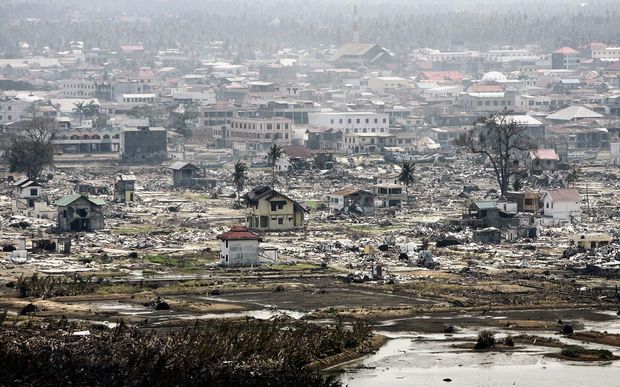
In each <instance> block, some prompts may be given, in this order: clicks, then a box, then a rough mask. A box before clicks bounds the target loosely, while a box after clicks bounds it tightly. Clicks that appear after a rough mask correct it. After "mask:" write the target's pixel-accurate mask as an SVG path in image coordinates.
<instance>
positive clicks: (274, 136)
mask: <svg viewBox="0 0 620 387" xmlns="http://www.w3.org/2000/svg"><path fill="white" fill-rule="evenodd" d="M229 130H230V132H229V133H230V136H229V138H228V141H229V143H230V144H231V145H232V147H233V149H234V150H236V151H238V152H266V151H268V150H269V148H270V147H271V145H272V144H278V145H290V144H291V140H292V138H293V123H292V121H291V120H289V119H288V118H283V117H272V118H264V117H234V118H232V119H231V120H230V129H229Z"/></svg>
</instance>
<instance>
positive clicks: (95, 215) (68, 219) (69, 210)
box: [56, 194, 105, 232]
mask: <svg viewBox="0 0 620 387" xmlns="http://www.w3.org/2000/svg"><path fill="white" fill-rule="evenodd" d="M104 205H105V202H104V201H103V200H101V199H94V198H88V197H86V196H82V195H81V194H73V195H69V196H65V197H64V198H62V199H60V200H59V201H57V202H56V206H58V210H57V211H58V219H57V231H58V232H83V231H95V230H101V229H103V228H104V227H105V226H104V216H103V208H102V207H103V206H104Z"/></svg>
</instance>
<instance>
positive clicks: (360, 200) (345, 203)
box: [328, 188, 375, 215]
mask: <svg viewBox="0 0 620 387" xmlns="http://www.w3.org/2000/svg"><path fill="white" fill-rule="evenodd" d="M328 201H329V208H331V209H332V210H334V211H344V212H350V213H355V214H359V215H373V214H374V212H375V195H374V194H373V193H372V192H371V191H367V190H362V189H358V188H345V189H341V190H339V191H335V192H333V193H331V194H329V195H328Z"/></svg>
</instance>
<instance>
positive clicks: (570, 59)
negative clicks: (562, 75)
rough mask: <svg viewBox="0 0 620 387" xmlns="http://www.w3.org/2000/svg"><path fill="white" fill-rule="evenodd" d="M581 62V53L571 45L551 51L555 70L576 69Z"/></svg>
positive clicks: (552, 65)
mask: <svg viewBox="0 0 620 387" xmlns="http://www.w3.org/2000/svg"><path fill="white" fill-rule="evenodd" d="M580 64H581V53H580V52H579V51H577V50H575V49H572V48H570V47H562V48H560V49H559V50H556V51H554V52H553V53H551V68H552V69H554V70H576V69H578V68H579V66H580Z"/></svg>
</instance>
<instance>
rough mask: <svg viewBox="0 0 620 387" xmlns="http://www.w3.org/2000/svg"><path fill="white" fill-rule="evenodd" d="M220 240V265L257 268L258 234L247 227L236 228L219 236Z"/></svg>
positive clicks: (259, 239)
mask: <svg viewBox="0 0 620 387" xmlns="http://www.w3.org/2000/svg"><path fill="white" fill-rule="evenodd" d="M217 239H219V240H220V265H222V266H255V265H258V244H259V242H260V241H261V238H260V236H258V234H255V233H253V232H252V231H250V230H248V228H247V227H245V226H234V227H233V228H231V229H230V230H229V231H227V232H225V233H223V234H220V235H218V236H217Z"/></svg>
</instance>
